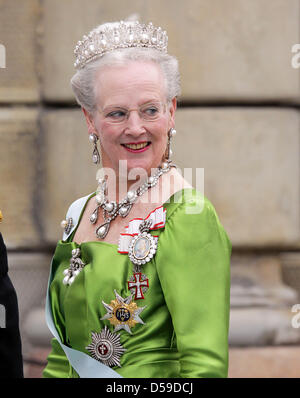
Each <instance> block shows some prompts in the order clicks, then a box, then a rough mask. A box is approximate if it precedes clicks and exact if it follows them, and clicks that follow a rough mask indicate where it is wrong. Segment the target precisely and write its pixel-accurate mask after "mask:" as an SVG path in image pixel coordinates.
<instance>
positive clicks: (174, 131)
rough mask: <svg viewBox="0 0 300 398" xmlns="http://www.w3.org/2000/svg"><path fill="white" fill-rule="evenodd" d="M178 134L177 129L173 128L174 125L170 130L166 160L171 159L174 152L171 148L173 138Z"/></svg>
mask: <svg viewBox="0 0 300 398" xmlns="http://www.w3.org/2000/svg"><path fill="white" fill-rule="evenodd" d="M175 134H176V130H175V129H173V127H172V128H171V129H170V130H169V132H168V143H167V149H166V152H165V158H166V161H169V162H170V161H171V156H172V154H173V152H172V149H171V138H172V137H174V135H175Z"/></svg>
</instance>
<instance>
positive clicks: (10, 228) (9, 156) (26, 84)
mask: <svg viewBox="0 0 300 398" xmlns="http://www.w3.org/2000/svg"><path fill="white" fill-rule="evenodd" d="M299 9H300V1H299V0H289V1H286V0H272V1H270V0H251V1H249V0H226V1H225V0H189V1H188V2H181V1H178V0H164V1H161V0H160V1H158V0H152V1H151V2H149V1H147V0H122V1H120V0H112V1H110V2H107V1H104V0H89V6H88V7H86V6H84V5H83V3H82V1H81V0H64V1H61V0H23V1H18V0H10V1H5V0H0V44H2V45H4V47H5V50H6V67H5V68H0V143H1V145H0V177H1V185H0V186H1V188H0V208H1V210H2V212H3V216H4V221H3V223H2V224H1V231H2V233H3V236H4V239H5V242H6V244H7V246H8V249H9V265H10V269H11V277H12V279H13V280H14V281H15V284H16V289H17V292H18V297H19V301H20V309H21V311H20V312H21V314H20V315H21V328H22V332H23V330H25V327H23V325H25V324H26V320H27V319H28V317H29V316H30V311H31V310H34V309H35V308H38V307H39V306H40V305H42V302H43V298H44V291H45V285H46V283H45V281H46V279H47V277H48V267H49V263H50V259H51V254H52V252H53V249H54V247H55V243H56V242H57V240H58V239H60V238H61V234H62V231H61V228H60V221H61V220H62V219H63V218H64V217H65V213H66V210H67V208H68V206H69V204H70V203H71V202H72V201H73V200H75V199H76V198H78V197H80V196H84V195H86V194H87V193H90V192H92V191H94V189H95V187H96V181H95V167H94V166H93V164H92V162H91V153H92V148H91V146H90V143H89V142H88V136H87V130H86V126H85V123H84V119H83V115H82V112H81V110H80V109H79V108H78V106H77V105H76V104H75V102H74V98H73V95H72V92H71V89H70V78H71V77H72V75H73V73H74V69H73V62H74V58H73V48H74V45H75V44H76V42H77V41H78V40H79V39H80V38H81V37H82V35H83V34H85V33H87V32H89V31H90V30H91V29H92V28H93V27H95V26H96V25H98V24H100V23H102V22H105V21H112V20H120V19H125V18H127V17H128V16H129V15H130V14H133V13H138V14H139V15H140V16H141V20H142V21H143V22H148V21H152V22H153V23H154V24H155V25H160V26H162V27H163V28H165V29H166V30H167V32H168V36H169V53H170V54H173V55H175V56H176V57H177V58H178V59H179V63H180V70H181V78H182V96H181V98H180V101H179V107H178V111H177V115H176V130H177V135H176V136H175V138H174V140H173V152H174V160H175V162H176V163H177V164H178V165H179V166H180V167H181V168H182V170H183V169H184V168H187V167H192V169H193V170H195V169H196V168H204V177H205V183H204V190H205V192H204V193H205V195H206V196H207V197H208V198H209V199H210V200H211V202H212V203H213V204H214V206H215V208H216V210H217V213H218V215H219V217H220V220H221V222H222V224H223V225H224V227H225V229H226V231H227V232H228V235H229V237H230V239H231V241H232V244H233V255H232V291H231V296H232V309H231V329H230V345H231V346H232V347H236V346H272V345H283V344H299V341H300V331H299V329H297V328H293V327H292V324H291V321H292V317H293V316H294V315H295V314H294V313H292V312H291V308H292V305H293V304H296V303H298V302H299V295H298V294H299V292H300V277H299V269H300V214H299V204H300V187H299V184H300V170H299V166H300V165H299V151H300V145H299V117H300V114H299V105H300V82H299V77H300V76H299V69H297V68H293V67H292V65H291V59H292V55H293V54H292V52H291V48H292V46H293V45H294V44H295V43H300V37H299V31H300V19H299V16H300V10H299ZM0 65H1V62H0ZM28 252H29V253H28ZM291 259H292V260H291ZM24 269H26V272H25V274H26V278H25V279H23V277H22V275H23V274H22V273H23V272H24ZM25 274H24V275H25ZM291 275H292V276H291ZM26 281H27V282H26ZM247 320H248V323H247ZM254 331H255V333H254ZM23 338H24V352H25V354H26V355H29V354H28V353H30V349H31V348H30V347H31V346H30V339H29V337H28V335H26V333H25V332H23ZM233 358H235V356H233ZM245 377H247V373H246V374H245Z"/></svg>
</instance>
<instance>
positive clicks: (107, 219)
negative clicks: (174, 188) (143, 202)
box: [90, 160, 177, 239]
mask: <svg viewBox="0 0 300 398" xmlns="http://www.w3.org/2000/svg"><path fill="white" fill-rule="evenodd" d="M171 167H175V168H176V167H177V166H176V165H175V164H172V163H171V161H170V160H169V161H167V162H164V163H163V164H162V167H161V166H159V167H158V170H157V172H156V173H155V174H154V175H153V176H150V177H148V179H147V181H146V182H144V183H143V184H142V185H141V186H140V187H138V188H137V189H136V190H135V191H133V190H130V191H128V192H127V195H126V197H125V198H124V199H123V200H122V201H121V202H120V203H117V202H115V201H111V202H109V201H108V200H107V198H106V192H107V186H106V180H105V178H100V179H99V180H98V182H99V187H98V188H97V191H96V202H97V207H96V209H95V210H94V211H93V213H92V214H91V216H90V222H91V223H92V224H95V223H96V222H97V220H98V213H99V210H100V208H102V209H103V219H104V223H103V224H101V225H100V226H99V227H97V228H96V230H95V233H96V236H97V238H99V239H104V238H105V237H106V235H107V233H108V231H109V228H110V223H111V221H112V220H114V219H115V218H116V217H117V216H121V217H126V216H127V215H128V214H129V212H130V210H131V208H132V206H133V205H134V202H135V201H136V200H137V198H138V197H139V196H141V195H142V194H143V193H144V192H146V191H147V190H148V189H150V188H152V187H154V186H155V185H156V184H157V182H158V179H159V177H160V176H161V175H162V174H164V173H167V172H168V171H169V170H170V169H171Z"/></svg>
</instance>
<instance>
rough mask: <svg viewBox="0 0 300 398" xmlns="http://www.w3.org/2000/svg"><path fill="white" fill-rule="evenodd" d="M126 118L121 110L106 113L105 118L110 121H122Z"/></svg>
mask: <svg viewBox="0 0 300 398" xmlns="http://www.w3.org/2000/svg"><path fill="white" fill-rule="evenodd" d="M125 116H126V112H125V111H123V110H115V111H111V112H109V113H107V114H106V115H105V117H108V118H111V119H122V118H124V117H125Z"/></svg>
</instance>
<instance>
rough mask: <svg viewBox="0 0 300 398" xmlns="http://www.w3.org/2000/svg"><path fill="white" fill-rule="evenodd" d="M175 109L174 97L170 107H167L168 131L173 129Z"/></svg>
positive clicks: (175, 100)
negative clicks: (168, 114) (168, 113)
mask: <svg viewBox="0 0 300 398" xmlns="http://www.w3.org/2000/svg"><path fill="white" fill-rule="evenodd" d="M176 108H177V99H176V97H174V98H173V99H172V102H171V105H170V107H169V112H170V119H169V129H170V128H171V127H175V111H176Z"/></svg>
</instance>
